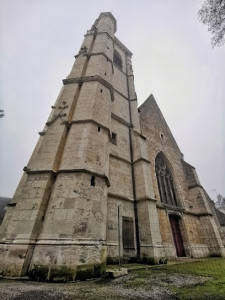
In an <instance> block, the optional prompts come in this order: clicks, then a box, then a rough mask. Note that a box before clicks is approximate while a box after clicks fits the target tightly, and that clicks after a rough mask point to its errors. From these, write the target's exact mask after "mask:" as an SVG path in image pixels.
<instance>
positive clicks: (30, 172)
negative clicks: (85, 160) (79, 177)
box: [23, 167, 110, 187]
mask: <svg viewBox="0 0 225 300" xmlns="http://www.w3.org/2000/svg"><path fill="white" fill-rule="evenodd" d="M23 170H24V171H25V172H26V173H27V174H46V173H50V174H53V175H58V174H60V173H78V172H81V173H88V174H91V175H96V176H98V177H101V178H104V179H105V181H106V184H107V186H108V187H110V182H109V178H108V176H107V175H106V174H104V173H100V172H98V171H96V170H93V169H88V168H87V167H86V168H73V169H60V170H58V171H53V170H51V169H42V170H31V169H29V168H27V167H24V169H23Z"/></svg>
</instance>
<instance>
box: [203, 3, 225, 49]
mask: <svg viewBox="0 0 225 300" xmlns="http://www.w3.org/2000/svg"><path fill="white" fill-rule="evenodd" d="M198 17H199V20H200V21H201V22H202V23H203V24H205V25H208V31H209V32H210V33H211V34H212V37H211V43H212V47H215V46H221V45H223V44H224V43H225V38H224V35H225V0H205V1H204V2H203V5H202V8H201V9H200V10H199V11H198Z"/></svg>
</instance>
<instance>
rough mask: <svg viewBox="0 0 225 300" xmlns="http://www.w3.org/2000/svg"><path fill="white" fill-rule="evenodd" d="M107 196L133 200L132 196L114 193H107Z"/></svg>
mask: <svg viewBox="0 0 225 300" xmlns="http://www.w3.org/2000/svg"><path fill="white" fill-rule="evenodd" d="M108 197H111V198H116V199H121V200H125V201H131V202H134V199H133V198H130V197H126V196H123V195H120V194H116V193H108Z"/></svg>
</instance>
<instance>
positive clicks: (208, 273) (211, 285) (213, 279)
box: [166, 258, 225, 300]
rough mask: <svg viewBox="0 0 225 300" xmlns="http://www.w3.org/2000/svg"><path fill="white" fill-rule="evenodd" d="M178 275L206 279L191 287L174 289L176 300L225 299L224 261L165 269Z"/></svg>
mask: <svg viewBox="0 0 225 300" xmlns="http://www.w3.org/2000/svg"><path fill="white" fill-rule="evenodd" d="M166 269H167V270H168V271H171V272H175V273H178V274H184V275H187V274H191V275H195V276H202V277H206V278H208V280H207V281H205V282H203V283H201V284H196V285H193V286H191V287H190V286H184V287H180V288H178V287H174V288H172V290H173V291H174V292H175V293H176V296H177V298H178V299H188V300H191V299H213V300H217V299H225V259H222V258H213V259H210V260H207V261H199V262H192V263H187V264H180V265H171V266H168V267H166Z"/></svg>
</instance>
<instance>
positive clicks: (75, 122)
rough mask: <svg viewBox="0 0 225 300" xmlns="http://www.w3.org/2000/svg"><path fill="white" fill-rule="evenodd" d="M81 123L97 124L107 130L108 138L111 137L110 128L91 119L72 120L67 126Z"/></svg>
mask: <svg viewBox="0 0 225 300" xmlns="http://www.w3.org/2000/svg"><path fill="white" fill-rule="evenodd" d="M82 123H93V124H95V125H97V126H100V127H101V128H103V129H105V130H106V131H107V132H108V136H109V140H110V139H111V132H110V129H109V128H108V127H106V126H105V125H102V124H101V123H99V122H97V121H95V120H93V119H83V120H73V121H71V122H70V123H69V126H70V125H72V124H82Z"/></svg>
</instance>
